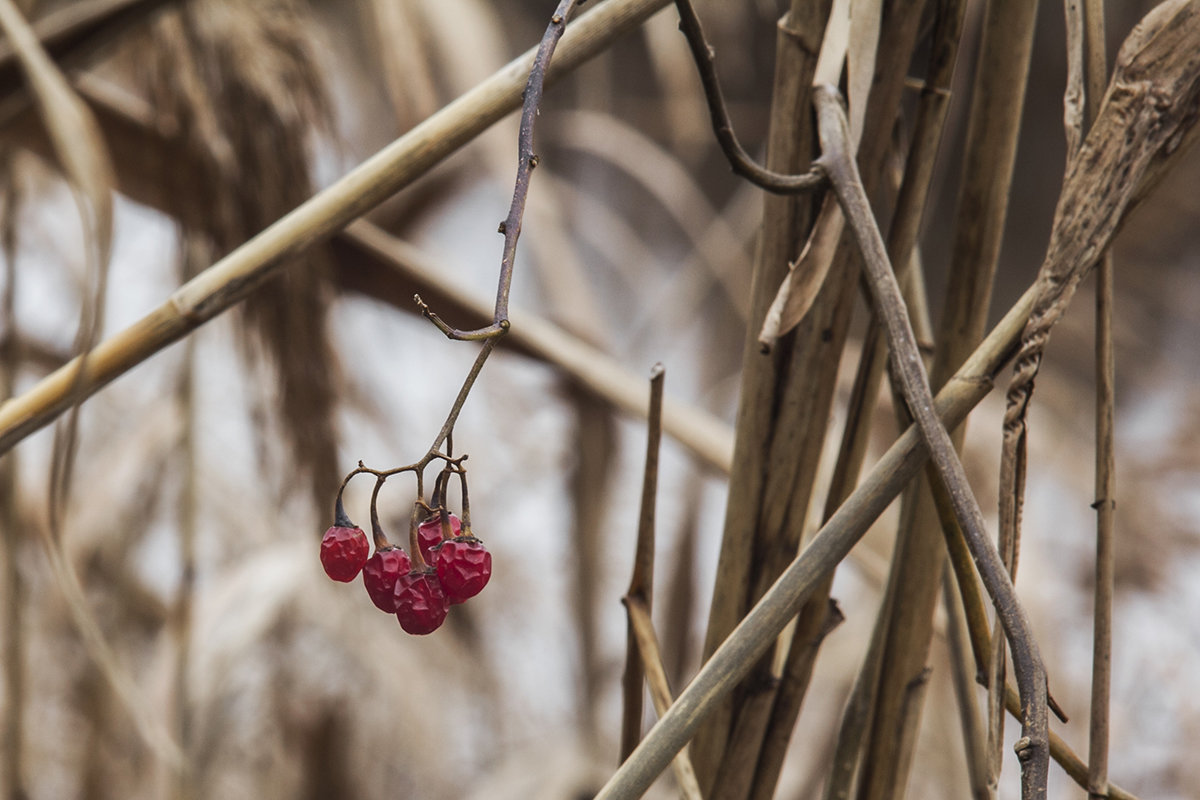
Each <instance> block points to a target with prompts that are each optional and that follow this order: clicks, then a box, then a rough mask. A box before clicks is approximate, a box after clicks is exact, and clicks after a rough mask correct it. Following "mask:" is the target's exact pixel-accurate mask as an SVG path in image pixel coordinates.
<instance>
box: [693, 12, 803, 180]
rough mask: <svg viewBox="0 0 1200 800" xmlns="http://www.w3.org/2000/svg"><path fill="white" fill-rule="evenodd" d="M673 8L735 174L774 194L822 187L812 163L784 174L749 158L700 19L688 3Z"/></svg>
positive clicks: (714, 123)
mask: <svg viewBox="0 0 1200 800" xmlns="http://www.w3.org/2000/svg"><path fill="white" fill-rule="evenodd" d="M675 7H676V8H677V9H679V30H681V31H683V35H684V36H685V37H687V43H688V46H689V47H690V48H691V49H692V60H693V61H695V62H696V69H697V71H698V72H699V73H700V83H701V84H702V85H703V87H704V98H705V99H706V100H707V101H708V113H709V116H710V117H711V118H712V126H713V132H714V133H715V134H716V136H717V142H718V143H719V144H720V145H721V151H722V152H724V153H725V158H726V159H728V160H729V165H730V166H731V167H733V171H734V173H735V174H737V175H740V176H742V177H743V178H745V179H746V180H748V181H750V182H751V183H753V184H754V185H755V186H758V187H760V188H762V189H766V190H767V191H768V192H772V193H774V194H800V193H801V192H811V191H813V190H815V189H819V188H821V187H822V186H824V185H825V175H824V174H823V173H822V171H821V167H820V165H819V164H813V165H812V166H811V167H809V169H808V171H807V172H801V173H798V174H796V175H785V174H783V173H780V172H775V171H773V170H769V169H767V168H766V167H763V166H760V165H759V164H758V163H756V162H755V161H754V159H752V158H751V157H750V155H749V154H748V153H747V152H746V150H745V149H744V148H743V147H742V145H741V143H740V142H739V141H738V139H737V136H736V135H735V134H734V132H733V122H731V121H730V119H729V110H728V109H727V108H726V106H725V96H724V94H723V93H722V92H721V83H720V81H719V80H717V67H716V62H715V59H714V58H713V55H714V52H713V48H712V46H711V45H709V43H708V41H707V40H706V39H705V38H704V29H703V28H702V27H701V26H700V18H699V17H698V16H696V10H695V9H694V8H692V4H691V0H675Z"/></svg>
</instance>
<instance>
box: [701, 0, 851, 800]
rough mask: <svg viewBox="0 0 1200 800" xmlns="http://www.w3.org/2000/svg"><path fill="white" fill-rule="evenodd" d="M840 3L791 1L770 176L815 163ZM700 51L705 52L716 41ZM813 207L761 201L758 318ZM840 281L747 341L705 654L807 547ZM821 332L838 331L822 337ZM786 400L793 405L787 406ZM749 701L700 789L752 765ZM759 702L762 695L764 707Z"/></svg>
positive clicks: (713, 739) (779, 41) (839, 315)
mask: <svg viewBox="0 0 1200 800" xmlns="http://www.w3.org/2000/svg"><path fill="white" fill-rule="evenodd" d="M831 5H832V0H821V2H816V3H813V2H805V0H793V2H792V3H791V5H790V8H789V11H788V13H787V14H786V15H785V16H784V17H783V18H782V19H781V20H780V21H779V23H778V26H777V35H776V54H775V77H774V86H773V89H772V101H771V111H770V123H769V127H768V132H767V145H766V166H767V168H768V169H769V170H771V171H773V172H777V173H780V174H798V173H800V172H801V171H803V170H807V169H809V167H810V166H811V165H812V157H813V153H814V151H815V146H816V143H815V137H814V136H813V131H812V126H811V125H809V124H807V121H808V120H809V119H810V118H811V114H812V104H811V102H810V98H811V91H812V90H811V83H812V75H813V72H814V70H815V68H816V63H817V53H818V50H819V48H820V42H821V38H822V35H823V31H824V30H825V24H826V21H827V20H828V17H829V12H830V7H831ZM685 32H686V31H685ZM691 38H692V37H689V39H691ZM695 49H696V46H695V45H693V50H695ZM701 49H702V51H703V52H704V53H707V52H708V46H707V44H703V45H702V48H701ZM709 99H710V102H711V100H712V98H711V97H710V98H709ZM814 210H815V209H814V201H813V199H812V198H810V197H807V196H803V195H786V196H780V195H774V194H768V195H767V196H765V197H764V198H763V205H762V221H761V224H760V225H759V235H758V243H757V246H756V249H755V254H754V265H753V273H752V278H751V288H750V292H751V300H750V316H749V318H750V319H752V320H760V319H762V318H763V316H764V314H765V313H766V310H767V308H768V306H769V305H770V302H771V299H772V297H773V296H774V293H775V290H776V288H777V287H778V286H779V283H780V281H781V280H782V279H783V276H784V274H785V273H786V271H787V264H788V262H789V261H790V260H792V259H794V258H795V257H796V254H797V253H798V252H799V251H800V248H801V246H802V244H803V242H804V241H805V239H806V238H807V237H808V235H809V229H810V227H811V220H812V216H813V214H814ZM837 277H838V280H835V281H830V282H829V283H830V284H838V285H837V286H830V287H829V291H827V292H825V293H823V295H822V296H821V297H819V298H818V300H817V303H816V305H815V307H814V309H813V312H812V314H811V317H812V320H810V321H809V322H808V323H807V325H806V326H803V327H802V329H801V330H798V331H796V332H795V333H793V334H792V335H791V336H789V337H787V338H786V339H783V340H781V342H780V346H779V347H776V348H774V349H773V350H772V352H771V353H770V354H769V355H766V356H764V355H762V354H761V353H760V347H759V344H758V341H757V337H756V336H754V335H753V334H752V333H750V334H748V335H747V337H746V340H745V341H744V343H743V348H742V361H743V364H744V367H743V370H742V374H741V384H740V398H739V403H738V412H737V424H736V428H735V430H736V436H737V438H736V444H735V448H734V457H733V466H732V469H731V472H730V482H729V495H728V496H729V501H728V504H727V506H726V511H725V527H724V532H723V534H722V538H721V549H720V553H719V555H718V561H717V575H716V579H715V581H714V584H713V593H712V601H711V603H710V606H709V609H710V610H709V616H708V626H707V629H706V632H705V640H704V647H703V651H702V656H703V657H704V658H707V657H709V656H710V655H711V654H712V653H713V652H714V651H715V650H716V649H717V646H718V645H719V644H720V643H721V642H722V641H723V640H724V639H725V638H726V637H727V636H728V635H729V634H730V632H731V631H732V630H733V629H734V628H735V626H736V625H737V624H738V620H740V619H741V618H742V617H743V616H744V615H745V613H746V612H747V611H748V610H749V608H750V606H751V605H752V604H753V603H754V601H755V600H756V599H757V598H758V597H759V596H761V594H762V592H763V590H764V589H765V588H766V586H768V585H769V584H770V582H771V581H772V580H773V579H774V578H775V577H776V576H777V575H778V574H779V573H780V572H781V571H782V570H783V568H784V567H785V566H786V564H787V562H788V560H789V559H790V558H791V557H792V556H793V555H794V554H795V552H796V549H797V547H798V544H799V541H800V534H801V529H802V525H803V521H804V519H805V517H806V511H805V509H806V508H807V505H808V502H809V495H810V489H811V485H812V482H813V481H812V476H814V475H815V473H816V464H817V461H818V459H819V454H820V446H821V441H822V439H823V438H824V426H825V425H826V421H827V419H828V412H829V408H830V406H831V403H832V385H833V383H834V381H833V375H834V374H835V372H836V368H837V362H838V355H839V354H840V352H841V348H842V342H843V339H842V337H841V334H842V333H843V331H844V330H845V328H846V327H847V324H848V320H849V316H850V309H851V308H852V306H853V300H854V288H855V286H854V281H853V276H852V275H849V276H847V275H846V274H842V275H838V276H837ZM822 331H826V332H829V333H830V336H829V337H828V338H826V339H822V338H821V332H822ZM783 397H787V398H788V402H781V401H780V398H783ZM756 554H766V559H762V558H759V559H756V557H755V556H756ZM765 561H769V562H770V563H764V562H765ZM772 680H773V678H772V675H771V665H770V663H769V662H768V661H764V662H763V663H761V664H759V665H758V670H757V672H756V673H755V677H754V678H753V679H751V680H749V681H747V684H748V687H747V689H746V692H747V693H750V692H753V691H754V690H755V689H757V690H758V692H757V693H758V694H759V695H760V698H759V699H760V700H762V699H763V697H762V695H763V694H764V691H765V690H769V687H770V685H771V683H772ZM742 699H743V698H742V697H731V698H730V700H729V702H727V703H723V704H721V706H720V708H719V709H718V710H717V712H716V713H714V714H713V715H712V717H711V718H710V719H709V720H708V721H706V722H705V725H704V727H703V728H702V729H701V731H700V733H699V734H698V735H697V736H696V741H695V743H694V744H693V749H692V755H693V759H694V763H695V765H696V769H697V774H698V777H699V779H700V786H701V788H702V789H704V791H705V795H706V797H709V798H710V800H714V794H713V787H714V784H715V782H716V781H717V780H718V778H719V776H718V771H719V770H720V768H721V766H722V765H729V766H728V768H727V769H733V768H738V767H744V766H745V764H744V763H742V762H741V761H737V760H736V757H730V756H729V755H728V754H727V753H726V746H727V744H728V743H729V737H730V734H731V732H732V729H733V727H734V725H735V721H734V714H735V708H736V707H737V706H739V705H741V701H742ZM762 707H763V704H762V703H759V704H757V706H756V708H757V709H758V710H761V709H762ZM749 757H751V758H752V757H753V756H749ZM734 777H737V776H731V778H734Z"/></svg>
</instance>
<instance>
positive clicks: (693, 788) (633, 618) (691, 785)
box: [624, 596, 704, 800]
mask: <svg viewBox="0 0 1200 800" xmlns="http://www.w3.org/2000/svg"><path fill="white" fill-rule="evenodd" d="M624 602H625V608H626V611H627V612H628V613H629V625H630V630H631V631H632V632H633V636H634V641H635V644H636V646H637V651H638V656H639V657H640V659H641V662H642V664H643V665H644V667H645V670H646V684H647V686H648V687H649V688H650V700H651V702H653V703H654V710H655V711H656V712H657V713H658V715H659V717H661V716H662V715H663V714H665V713H667V709H669V708H670V707H671V703H672V702H673V700H672V698H671V688H670V686H669V685H668V683H667V673H666V670H665V669H664V668H663V664H662V654H661V652H660V651H659V647H658V637H657V635H655V633H654V625H653V624H652V623H651V621H650V609H649V608H648V607H647V606H646V603H645V602H644V601H643V600H642V598H641V597H638V596H633V597H626V598H625V600H624ZM639 689H640V687H639ZM671 768H672V770H673V771H674V773H675V781H676V782H677V783H678V784H679V793H680V794H681V795H682V796H683V797H684V800H703V798H704V795H702V794H701V793H700V784H699V783H698V782H697V780H696V770H695V768H694V767H693V766H692V759H691V756H690V755H689V754H688V751H687V747H686V746H685V747H684V748H683V749H682V750H680V751H679V752H678V753H677V754H676V755H675V757H674V758H673V759H671Z"/></svg>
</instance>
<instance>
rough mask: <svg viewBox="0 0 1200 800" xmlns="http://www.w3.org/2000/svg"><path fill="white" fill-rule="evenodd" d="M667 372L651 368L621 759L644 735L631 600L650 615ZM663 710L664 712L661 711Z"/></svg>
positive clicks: (631, 590) (640, 661)
mask: <svg viewBox="0 0 1200 800" xmlns="http://www.w3.org/2000/svg"><path fill="white" fill-rule="evenodd" d="M665 376H666V371H665V370H664V369H663V366H662V364H655V365H654V368H653V369H652V370H651V371H650V409H649V414H648V415H647V418H646V419H647V427H648V430H647V434H646V468H645V471H644V472H643V473H642V505H641V510H640V512H639V514H638V534H637V544H636V546H635V549H634V557H633V575H632V576H630V578H629V589H628V590H627V591H626V592H625V605H626V608H627V609H629V620H628V626H629V627H628V631H627V635H626V650H625V675H624V678H623V679H622V683H623V688H624V696H625V706H624V711H623V714H622V720H621V760H622V761H624V760H625V759H626V758H628V757H629V754H630V753H632V752H633V748H635V747H636V746H637V743H638V741H639V740H640V739H641V738H642V682H643V680H644V678H645V677H646V673H645V668H644V667H643V663H644V660H645V659H644V656H643V657H642V658H639V652H640V649H639V648H638V641H637V632H636V631H635V630H634V617H633V611H632V608H631V607H630V600H631V599H633V598H637V600H638V601H639V602H640V603H641V604H642V605H643V606H644V607H645V609H646V612H647V615H648V614H649V611H650V607H651V605H652V603H653V598H654V513H655V506H656V497H657V492H658V452H659V444H660V443H661V442H662V401H663V383H664V379H665ZM660 713H661V712H660Z"/></svg>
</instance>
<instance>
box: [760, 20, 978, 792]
mask: <svg viewBox="0 0 1200 800" xmlns="http://www.w3.org/2000/svg"><path fill="white" fill-rule="evenodd" d="M965 9H966V3H965V2H960V1H959V0H954V1H953V2H949V3H945V4H943V7H942V8H941V9H940V10H939V14H938V21H937V25H936V27H935V29H934V33H933V44H932V45H931V48H930V56H929V62H930V63H929V71H928V73H927V76H926V82H925V86H924V87H923V89H922V92H921V98H920V105H919V108H918V112H917V120H916V124H915V125H914V132H913V143H912V146H911V147H910V148H909V152H908V157H907V159H906V164H905V170H904V178H903V180H902V181H901V184H900V190H899V194H898V196H897V200H896V213H895V215H894V217H893V220H892V226H891V228H890V230H889V232H888V255H889V257H890V258H891V259H892V262H893V263H894V264H896V265H897V271H898V273H899V275H900V280H901V283H902V284H903V285H904V286H905V290H906V297H913V296H915V295H919V294H923V293H922V292H919V291H918V290H917V286H918V284H919V281H918V280H916V277H917V276H915V275H914V274H913V273H912V272H910V268H911V266H912V263H913V258H912V254H913V250H914V247H915V245H916V239H917V232H918V230H919V229H920V223H921V220H922V218H923V216H924V213H923V212H924V208H925V202H926V198H927V197H928V194H929V187H930V185H931V183H932V177H933V165H934V161H935V156H936V154H937V150H938V146H939V144H940V142H941V135H942V129H943V126H944V122H945V119H946V111H947V109H948V107H949V100H950V86H951V83H952V79H953V74H954V63H955V58H956V55H957V52H958V43H959V39H960V37H961V33H962V24H963V18H964V16H965ZM906 278H907V279H906ZM885 348H886V344H885V342H884V339H883V333H882V331H881V330H880V328H879V322H878V319H877V318H876V317H872V318H871V322H870V324H869V325H868V328H867V333H866V335H865V336H864V339H863V349H862V352H861V353H860V356H859V366H858V371H857V373H856V375H855V378H854V384H853V387H852V388H851V392H850V399H849V401H848V402H847V419H846V423H845V428H844V432H843V439H842V443H841V446H840V449H839V451H838V457H837V462H836V464H835V466H834V470H833V477H832V479H831V482H830V489H829V493H828V495H827V496H826V503H825V514H824V518H825V519H828V518H829V517H830V515H832V514H833V512H834V511H835V510H836V508H837V506H838V505H839V504H841V502H842V501H843V500H845V498H846V496H848V495H849V494H850V492H851V491H852V490H853V488H854V484H855V483H856V482H857V480H858V476H859V474H860V472H861V470H862V463H863V459H864V458H865V455H866V449H867V440H868V436H869V431H870V421H871V417H872V412H873V409H874V404H875V401H876V396H877V393H878V390H879V384H880V381H881V380H882V376H883V368H884V364H885V363H886V355H885V353H886V349H885ZM831 583H832V581H829V582H827V583H826V584H825V585H823V586H822V587H821V588H820V589H818V591H817V592H816V593H815V594H814V597H813V598H812V599H810V600H809V602H808V603H807V604H806V606H805V608H804V610H803V611H801V614H800V622H799V623H798V624H797V628H796V635H795V636H794V637H793V639H792V644H791V648H792V649H793V650H807V649H810V648H812V647H813V646H814V645H815V643H814V642H810V641H806V638H812V637H813V636H815V635H818V634H819V631H820V628H819V627H817V625H816V623H817V621H818V620H819V619H820V618H821V617H822V616H823V614H824V609H823V608H821V605H822V601H823V598H826V597H828V595H829V588H830V585H831ZM788 661H789V663H797V662H796V661H795V660H793V658H792V656H791V654H790V653H789V656H788ZM796 680H797V675H795V674H789V673H787V672H785V673H784V675H783V676H782V678H781V685H780V690H779V692H778V695H777V698H776V701H775V707H774V709H772V713H771V721H770V724H769V726H768V729H767V732H766V734H765V735H764V744H763V750H762V753H761V755H760V757H759V763H758V766H757V768H756V770H755V778H754V787H753V789H752V792H751V795H750V797H751V800H770V798H771V797H772V796H773V794H774V789H775V783H776V781H777V780H778V775H779V773H780V772H781V771H782V759H783V757H784V756H785V755H786V749H787V748H786V745H787V742H788V741H789V739H790V736H791V730H792V728H793V727H794V724H795V720H796V718H797V717H798V715H799V706H800V703H801V702H802V701H803V698H804V694H805V688H806V687H793V684H794V682H795V681H796ZM796 689H799V691H796ZM788 703H791V704H792V707H789V706H788ZM855 741H856V743H858V742H861V737H857V738H856V740H855ZM842 753H843V756H845V755H846V754H847V751H846V749H845V748H843V751H842Z"/></svg>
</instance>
